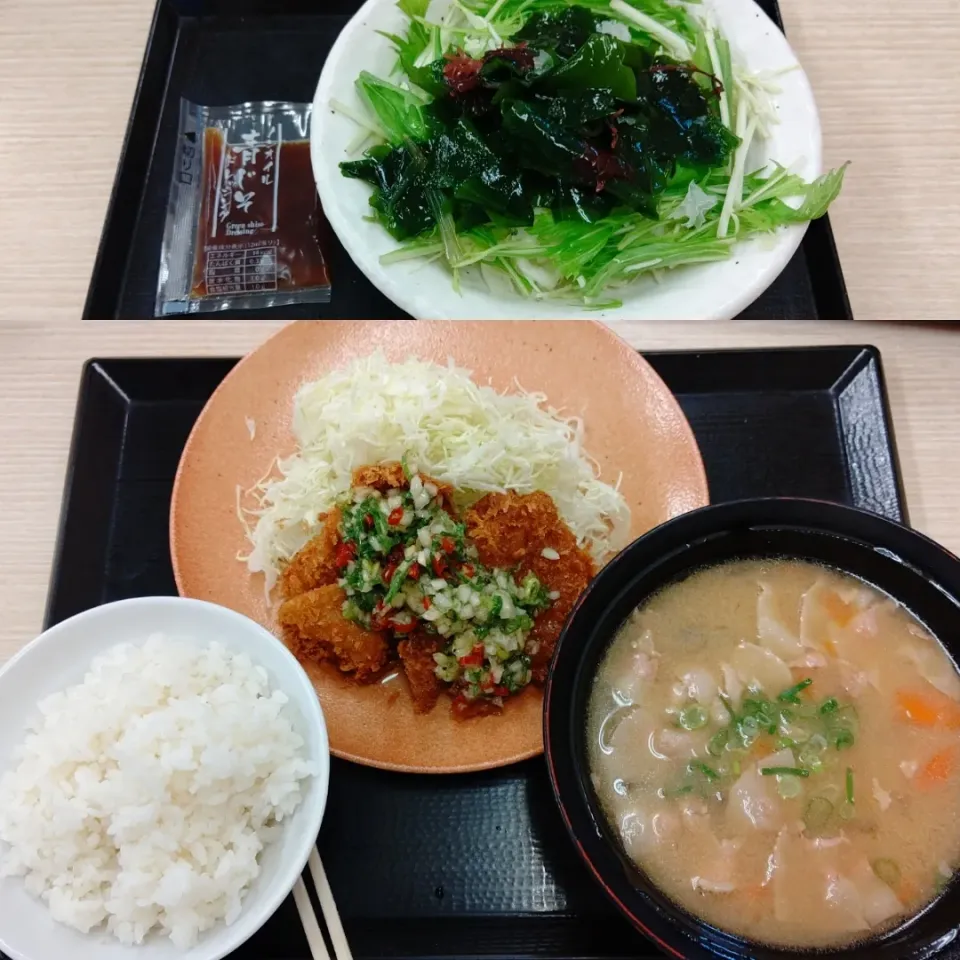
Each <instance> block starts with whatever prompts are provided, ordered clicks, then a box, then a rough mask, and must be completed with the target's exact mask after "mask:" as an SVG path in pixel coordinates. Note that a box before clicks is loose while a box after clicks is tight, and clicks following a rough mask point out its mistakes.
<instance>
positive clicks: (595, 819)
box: [544, 499, 960, 960]
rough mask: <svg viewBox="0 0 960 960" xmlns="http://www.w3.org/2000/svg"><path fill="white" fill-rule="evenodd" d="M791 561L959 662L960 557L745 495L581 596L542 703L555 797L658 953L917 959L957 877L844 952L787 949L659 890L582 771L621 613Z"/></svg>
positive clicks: (943, 919)
mask: <svg viewBox="0 0 960 960" xmlns="http://www.w3.org/2000/svg"><path fill="white" fill-rule="evenodd" d="M765 557H766V558H775V557H790V558H797V559H803V560H810V561H813V562H818V563H822V564H826V565H829V566H832V567H835V568H837V569H840V570H844V571H847V572H849V573H851V574H853V575H855V576H857V577H859V578H861V579H863V580H865V581H867V582H868V583H871V584H874V585H875V586H877V587H879V588H880V589H881V590H883V591H884V592H885V593H887V594H889V595H890V596H892V597H894V598H895V599H896V600H898V601H900V602H901V603H903V604H904V605H905V606H906V607H907V608H908V609H909V610H911V611H912V612H913V613H914V614H915V615H916V616H917V617H919V619H920V620H921V621H922V622H923V623H925V624H926V626H927V627H928V628H929V629H930V630H931V631H932V632H933V634H934V635H935V636H937V637H938V638H940V640H941V642H943V644H944V646H945V647H946V649H947V651H948V653H949V654H950V655H951V657H952V658H953V659H954V662H956V661H957V660H958V659H960V560H958V559H957V558H956V557H954V556H953V554H951V553H949V552H947V551H946V550H944V549H943V548H942V547H940V546H938V545H937V544H936V543H934V542H933V541H932V540H928V539H927V538H926V537H923V536H921V535H920V534H918V533H915V532H914V531H912V530H909V529H908V528H906V527H902V526H900V525H898V524H896V523H892V522H891V521H889V520H885V519H883V518H881V517H878V516H875V515H873V514H870V513H866V512H864V511H861V510H855V509H852V508H850V507H844V506H839V505H837V504H831V503H823V502H820V501H814V500H794V499H764V500H744V501H739V502H736V503H725V504H721V505H719V506H712V507H705V508H704V509H702V510H697V511H694V512H693V513H688V514H684V515H683V516H681V517H678V518H677V519H675V520H671V521H669V522H668V523H665V524H663V525H662V526H660V527H657V528H656V529H654V530H652V531H651V532H650V533H648V534H646V535H645V536H643V537H641V538H640V539H639V540H637V541H635V542H634V543H632V544H631V545H630V546H629V547H627V548H626V549H625V550H624V551H623V552H622V553H620V554H619V555H618V556H617V557H616V558H615V559H614V560H613V561H612V562H611V563H609V564H608V565H607V566H606V567H605V568H604V569H603V570H602V571H601V573H600V574H599V576H597V578H596V579H595V580H594V581H593V583H592V584H591V585H590V587H589V588H588V589H587V590H586V592H585V593H584V594H583V596H582V597H581V598H580V601H579V603H578V604H577V606H576V608H575V609H574V611H573V613H572V615H571V617H570V619H569V620H568V622H567V625H566V628H565V629H564V631H563V635H562V636H561V638H560V642H559V645H558V647H557V652H556V656H555V659H554V663H553V667H552V670H551V673H550V677H549V680H548V682H547V686H546V694H545V700H544V741H545V744H546V758H547V764H548V767H549V771H550V778H551V780H552V783H553V789H554V793H555V795H556V798H557V802H558V804H559V806H560V811H561V813H562V815H563V819H564V821H565V823H566V825H567V829H568V830H569V832H570V835H571V836H572V838H573V841H574V843H575V845H576V847H577V850H578V851H579V853H580V856H581V857H582V858H583V860H584V862H585V863H586V865H587V867H588V868H589V870H590V872H591V873H592V874H593V875H594V877H595V878H596V880H597V881H598V882H599V883H600V885H601V886H602V887H603V889H604V890H605V892H606V893H607V895H608V896H609V897H610V898H611V899H612V900H613V902H614V903H615V904H616V905H617V907H619V909H620V910H621V911H622V912H623V913H624V914H625V915H626V917H627V918H628V919H629V920H630V921H631V922H632V923H633V924H634V926H636V927H637V929H638V930H640V931H641V932H642V933H644V934H645V935H646V936H647V937H649V938H650V939H651V940H653V941H654V942H655V943H656V944H657V945H658V946H659V947H660V948H661V949H662V950H663V951H664V952H665V953H666V954H667V955H669V956H674V957H685V958H691V960H692V958H698V960H700V958H703V960H706V958H710V957H724V958H751V960H781V958H783V960H786V958H791V957H792V958H796V957H797V956H798V955H804V956H819V957H842V958H844V960H919V958H922V957H930V956H933V955H935V954H936V953H938V952H939V951H941V950H943V949H944V948H945V947H946V946H947V945H948V944H950V943H952V942H953V941H954V940H955V939H956V938H957V934H958V930H960V882H957V881H956V880H955V881H954V882H952V883H951V884H950V885H949V886H948V887H947V889H946V890H945V891H944V892H943V893H942V894H941V896H940V897H939V898H938V899H937V900H935V901H934V902H933V903H932V904H931V905H929V906H928V907H926V908H925V909H924V910H922V911H921V912H920V913H919V914H918V915H916V916H914V917H912V918H911V919H910V920H908V921H906V922H904V923H903V924H901V925H900V926H899V927H897V928H895V929H893V930H891V931H889V932H887V933H885V934H883V935H881V936H878V937H875V938H873V939H871V940H867V941H863V942H861V943H859V944H856V945H854V946H852V947H849V948H844V949H836V950H832V951H795V950H784V949H778V948H774V947H769V946H765V945H762V944H759V943H756V942H751V941H749V940H746V939H744V938H742V937H738V936H734V935H732V934H728V933H725V932H723V931H721V930H718V929H717V928H716V927H714V926H712V925H710V924H708V923H706V922H704V921H702V920H699V919H697V918H696V917H694V916H692V915H691V914H689V913H687V912H686V911H685V910H682V909H681V908H679V907H678V906H677V905H676V904H674V903H673V902H672V901H670V900H669V899H668V898H667V897H666V896H664V895H663V894H662V893H661V892H660V891H659V890H658V889H657V888H656V887H655V886H654V885H653V883H652V882H651V881H650V880H649V879H648V878H647V877H646V876H645V875H644V874H643V872H642V871H640V870H638V869H637V867H636V866H635V865H634V864H633V863H632V862H631V861H630V859H629V858H628V857H627V856H626V855H625V854H624V853H623V852H622V850H621V848H620V846H619V844H618V842H617V840H616V837H615V835H614V833H613V831H612V829H611V828H610V826H609V825H608V823H607V820H606V818H605V817H604V815H603V812H602V810H601V809H600V805H599V802H598V800H597V797H596V795H595V793H594V790H593V787H592V786H591V783H590V776H589V771H588V766H587V743H586V732H585V731H586V715H587V705H588V700H589V695H590V687H591V683H592V680H593V677H594V675H595V673H596V670H597V666H598V664H599V662H600V659H601V658H602V656H603V654H604V652H605V650H606V648H607V646H608V644H609V643H610V641H611V639H612V638H613V636H614V634H615V633H616V632H617V629H618V628H619V627H620V625H621V624H622V623H623V621H624V620H625V618H626V617H627V615H628V614H629V613H630V612H631V611H632V610H633V609H634V608H635V607H636V606H637V605H638V604H640V603H641V602H643V600H644V599H645V598H646V597H648V596H650V595H651V594H652V593H655V592H656V591H657V590H659V589H660V588H662V587H663V586H665V585H666V584H667V583H670V582H671V581H673V580H676V579H682V578H683V577H684V576H686V575H688V574H690V573H692V572H694V571H695V570H697V569H700V568H702V567H704V566H709V565H712V564H716V563H722V562H724V561H727V560H734V559H749V558H765Z"/></svg>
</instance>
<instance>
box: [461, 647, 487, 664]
mask: <svg viewBox="0 0 960 960" xmlns="http://www.w3.org/2000/svg"><path fill="white" fill-rule="evenodd" d="M482 665H483V644H482V643H478V644H477V645H476V646H475V647H474V648H473V650H471V651H470V653H468V654H467V655H466V656H465V657H461V658H460V666H461V667H480V666H482Z"/></svg>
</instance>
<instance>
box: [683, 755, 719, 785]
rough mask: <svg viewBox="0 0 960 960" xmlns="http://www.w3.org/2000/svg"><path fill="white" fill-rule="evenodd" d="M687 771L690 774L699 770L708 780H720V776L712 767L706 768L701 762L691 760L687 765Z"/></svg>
mask: <svg viewBox="0 0 960 960" xmlns="http://www.w3.org/2000/svg"><path fill="white" fill-rule="evenodd" d="M687 770H689V771H690V773H693V772H694V771H695V770H699V771H700V773H702V774H703V775H704V776H705V777H706V778H707V779H708V780H719V779H720V774H719V773H717V771H716V770H714V769H713V767H708V766H707V764H705V763H704V762H703V761H702V760H691V761H690V763H688V764H687Z"/></svg>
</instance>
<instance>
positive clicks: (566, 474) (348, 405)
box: [238, 351, 630, 592]
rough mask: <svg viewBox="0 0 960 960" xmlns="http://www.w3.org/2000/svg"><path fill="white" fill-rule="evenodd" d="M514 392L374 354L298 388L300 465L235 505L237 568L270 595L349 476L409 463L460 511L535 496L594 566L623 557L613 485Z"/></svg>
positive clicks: (626, 520) (576, 426) (535, 402)
mask: <svg viewBox="0 0 960 960" xmlns="http://www.w3.org/2000/svg"><path fill="white" fill-rule="evenodd" d="M516 386H517V392H515V393H504V394H500V393H497V391H496V390H494V389H493V388H492V387H490V386H478V385H477V384H476V383H474V382H473V380H471V379H470V371H468V370H464V369H461V368H459V367H456V366H455V365H454V363H453V361H452V360H449V361H448V363H447V365H446V366H441V365H439V364H435V363H428V362H425V361H422V360H416V359H412V358H411V359H408V360H406V361H404V362H403V363H390V362H388V361H387V360H386V358H385V357H384V355H383V353H382V352H380V351H377V352H375V353H372V354H370V355H369V356H367V357H363V358H360V359H358V360H355V361H353V362H352V363H350V364H349V365H348V366H346V367H344V368H342V369H339V370H335V371H333V372H332V373H329V374H327V375H326V376H324V377H322V378H321V379H319V380H317V381H315V382H312V383H306V384H304V385H303V386H302V387H301V388H300V390H299V391H298V392H297V395H296V398H295V399H294V410H293V424H292V427H293V434H294V437H295V438H296V441H297V447H298V451H297V453H295V454H294V455H293V456H290V457H287V458H285V459H281V460H278V461H276V463H275V466H276V468H277V470H279V476H277V474H276V471H275V470H274V469H273V466H274V465H271V468H270V470H269V471H268V474H267V476H266V477H265V478H264V479H262V480H260V481H259V482H258V483H256V484H255V485H254V486H253V487H252V488H251V489H250V490H249V491H247V494H248V495H250V496H252V497H254V498H255V500H256V507H253V508H245V507H243V506H242V504H241V503H239V502H238V513H239V515H240V518H241V520H242V521H243V522H244V525H245V526H246V529H247V535H248V537H249V539H250V542H251V543H252V545H253V548H252V550H251V551H250V554H249V556H247V557H241V559H245V560H246V562H247V565H248V567H249V569H250V570H251V572H254V573H263V574H265V576H266V588H267V591H268V592H269V590H271V589H272V588H273V585H274V584H275V583H276V580H277V576H278V574H279V572H280V570H281V569H282V568H283V566H284V565H285V564H286V562H287V561H289V560H290V558H291V557H293V555H294V554H295V553H296V552H297V551H298V550H299V549H300V548H301V547H302V546H303V545H304V544H305V543H306V542H307V540H309V539H310V538H311V537H312V536H314V535H315V534H316V533H318V532H319V530H320V529H321V526H322V522H323V521H322V517H323V515H324V514H325V513H326V512H327V511H328V510H329V509H330V508H331V507H332V506H333V505H334V503H335V501H336V499H337V497H338V496H339V495H340V494H342V493H343V492H344V491H346V490H348V489H349V488H350V479H351V475H352V473H353V471H354V469H356V468H357V467H360V466H363V465H364V464H370V463H382V462H384V461H387V460H399V459H401V457H404V456H406V457H407V459H408V462H409V463H410V464H412V465H415V466H416V468H417V469H418V470H422V471H423V472H425V473H429V474H430V475H431V476H434V477H436V478H438V479H439V480H443V481H444V482H446V483H449V484H451V485H452V486H453V487H454V488H455V489H456V491H457V499H458V505H459V506H460V507H463V506H466V505H468V504H469V503H471V502H473V501H475V500H477V499H478V498H479V497H481V496H483V495H484V494H485V493H489V492H494V491H496V492H504V491H506V490H515V491H516V492H517V493H531V492H532V491H534V490H542V491H544V492H545V493H548V494H549V495H550V496H551V497H552V498H553V500H554V502H555V503H556V505H557V510H558V511H559V513H560V516H561V517H562V518H563V520H564V521H565V522H566V523H567V525H568V526H569V527H570V529H571V530H572V531H573V533H574V534H575V536H576V537H577V540H578V542H579V543H580V544H581V545H582V546H583V547H584V548H585V549H587V550H589V552H590V553H591V555H592V556H593V557H594V558H595V559H596V560H598V561H600V560H602V559H603V558H604V557H606V556H608V555H609V554H610V553H611V552H613V551H616V550H618V549H620V547H622V546H623V545H624V544H625V543H626V541H627V536H628V531H629V525H630V510H629V507H628V506H627V502H626V500H625V499H624V497H623V495H622V494H621V493H620V492H619V490H618V487H619V479H618V481H617V487H613V486H610V485H609V484H607V483H603V482H601V481H600V479H599V478H598V473H599V469H598V466H597V464H596V461H594V460H593V459H591V458H590V457H589V455H588V454H587V453H586V452H585V451H584V449H583V422H582V421H581V420H580V419H579V418H578V417H564V416H562V415H561V414H560V413H558V412H557V411H556V410H554V409H552V408H551V407H547V406H545V404H546V397H545V396H544V395H543V394H539V393H528V392H526V391H524V390H523V388H522V387H520V385H519V384H517V385H516ZM238 500H242V492H241V491H238ZM254 519H255V523H253V524H252V525H251V521H253V520H254Z"/></svg>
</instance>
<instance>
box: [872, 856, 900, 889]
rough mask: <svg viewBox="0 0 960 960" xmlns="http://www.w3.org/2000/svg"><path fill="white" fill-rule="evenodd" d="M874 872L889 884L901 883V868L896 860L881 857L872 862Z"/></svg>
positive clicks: (892, 885)
mask: <svg viewBox="0 0 960 960" xmlns="http://www.w3.org/2000/svg"><path fill="white" fill-rule="evenodd" d="M871 866H872V867H873V872H874V873H875V874H876V875H877V876H878V877H879V878H880V879H881V880H882V881H883V882H884V883H885V884H886V885H887V886H888V887H895V886H897V885H898V884H899V883H900V868H899V867H898V866H897V862H896V860H890V859H888V858H887V857H881V858H880V859H879V860H874V861H873V863H872V864H871Z"/></svg>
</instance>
